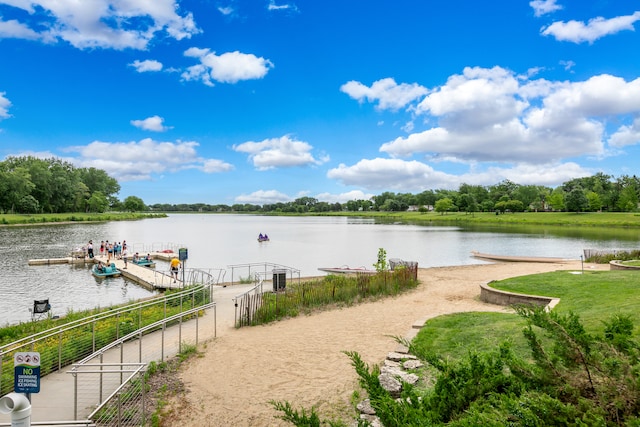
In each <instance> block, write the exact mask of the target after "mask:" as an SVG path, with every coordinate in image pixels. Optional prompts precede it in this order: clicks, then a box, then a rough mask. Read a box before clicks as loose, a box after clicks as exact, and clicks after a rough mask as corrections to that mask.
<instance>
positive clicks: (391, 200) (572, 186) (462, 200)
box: [149, 173, 640, 213]
mask: <svg viewBox="0 0 640 427" xmlns="http://www.w3.org/2000/svg"><path fill="white" fill-rule="evenodd" d="M639 198H640V179H639V178H638V177H636V176H635V175H633V176H628V175H623V176H621V177H619V178H614V177H612V176H610V175H606V174H603V173H597V174H595V175H593V176H590V177H584V178H574V179H572V180H570V181H567V182H565V183H563V184H562V185H560V186H558V187H556V188H551V187H545V186H540V185H520V184H516V183H515V182H512V181H509V180H504V181H502V182H500V183H498V184H495V185H491V186H481V185H471V184H461V185H460V186H459V187H458V190H425V191H423V192H421V193H417V194H412V193H394V192H384V193H382V194H379V195H377V196H373V197H371V198H370V199H368V200H350V201H348V202H345V203H338V202H334V203H329V202H324V201H320V200H318V199H316V198H313V197H299V198H297V199H295V200H293V201H291V202H279V203H267V204H264V205H262V206H260V205H255V204H249V203H245V204H233V205H225V204H218V205H208V204H205V203H196V204H154V205H151V206H149V207H150V209H152V210H154V211H161V212H172V211H174V212H176V211H180V212H249V213H268V212H276V213H277V212H282V213H314V212H317V213H321V212H341V211H348V212H358V211H389V212H394V211H395V212H402V211H407V210H410V209H413V210H419V211H431V210H433V211H436V212H442V213H444V212H452V211H457V212H499V213H504V212H524V211H539V212H543V211H556V212H597V211H608V212H631V211H636V210H638V200H639Z"/></svg>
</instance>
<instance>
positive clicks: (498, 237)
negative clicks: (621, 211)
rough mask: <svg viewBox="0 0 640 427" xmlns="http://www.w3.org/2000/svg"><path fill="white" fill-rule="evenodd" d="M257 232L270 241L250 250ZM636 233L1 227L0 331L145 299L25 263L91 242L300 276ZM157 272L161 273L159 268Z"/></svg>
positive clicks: (310, 224) (184, 222) (620, 245)
mask: <svg viewBox="0 0 640 427" xmlns="http://www.w3.org/2000/svg"><path fill="white" fill-rule="evenodd" d="M258 233H267V234H268V235H269V237H270V238H271V240H270V241H269V242H264V243H258V242H257V241H256V238H257V236H258ZM639 237H640V231H639V230H635V229H634V230H630V229H615V228H609V229H600V228H591V227H580V228H576V227H566V226H562V227H538V226H507V227H496V226H478V225H472V226H464V227H462V226H444V227H443V226H433V225H428V224H401V223H389V222H384V221H380V220H379V219H372V218H346V217H269V216H253V215H226V214H225V215H218V214H216V215H212V214H175V215H170V216H169V217H168V218H161V219H149V220H141V221H123V222H106V223H97V224H96V223H92V224H65V225H53V226H26V227H0V253H1V254H2V258H0V269H1V271H2V273H3V274H1V275H0V324H5V323H7V322H17V321H25V320H29V318H30V314H29V308H30V306H31V305H32V303H33V300H34V299H44V298H49V299H50V300H51V303H52V306H53V311H54V314H64V313H65V312H67V311H68V310H80V309H86V308H93V307H97V306H108V305H111V304H117V303H122V302H126V301H129V300H135V299H139V298H143V297H146V296H149V295H151V293H150V292H149V291H147V290H145V289H143V288H141V287H139V286H137V285H136V284H134V283H128V282H126V281H125V279H124V278H108V279H104V280H103V281H101V282H99V281H97V280H96V279H95V278H94V277H93V276H92V275H91V272H90V271H89V268H90V266H89V265H82V264H80V265H68V264H62V265H50V266H29V265H27V262H28V260H29V259H42V258H57V257H66V256H67V255H68V254H69V252H70V250H71V249H73V248H75V247H77V246H80V245H83V244H86V242H88V241H89V240H90V239H91V240H93V242H94V244H96V245H99V242H100V241H101V240H110V241H122V240H126V241H127V242H128V243H129V245H130V248H131V249H130V253H133V251H140V252H141V253H146V252H147V251H148V250H156V249H157V250H159V249H162V247H163V245H164V244H167V243H171V244H172V245H178V246H184V247H187V248H188V249H189V259H188V261H187V267H188V268H196V267H200V268H207V269H208V268H227V266H229V265H234V264H246V263H259V262H260V263H262V262H270V263H277V264H283V265H288V266H291V267H294V268H297V269H299V270H300V271H301V274H302V275H303V276H313V275H318V274H321V273H320V272H319V271H318V268H319V267H336V266H342V265H349V266H351V267H362V266H364V267H367V268H372V266H373V263H374V262H375V260H376V256H377V253H378V248H384V249H385V250H386V251H387V254H388V257H389V258H400V259H404V260H410V261H417V262H418V264H419V266H420V267H432V266H449V265H464V264H479V263H484V261H482V260H478V259H475V258H472V257H471V256H470V253H471V251H473V250H477V251H480V252H485V253H496V254H511V255H529V256H556V257H562V258H576V259H578V258H579V257H580V255H582V251H583V249H601V250H602V249H636V248H637V242H638V238H639ZM156 269H158V270H167V269H168V266H167V265H166V263H158V265H157V267H156Z"/></svg>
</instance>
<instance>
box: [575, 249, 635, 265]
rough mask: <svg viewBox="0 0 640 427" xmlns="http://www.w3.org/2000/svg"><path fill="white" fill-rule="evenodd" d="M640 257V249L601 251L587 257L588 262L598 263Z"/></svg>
mask: <svg viewBox="0 0 640 427" xmlns="http://www.w3.org/2000/svg"><path fill="white" fill-rule="evenodd" d="M637 259H640V250H638V249H636V250H632V251H615V253H601V254H597V255H594V256H591V257H589V258H587V259H586V260H585V261H586V262H593V263H596V264H609V263H610V262H611V261H613V260H617V261H630V260H637Z"/></svg>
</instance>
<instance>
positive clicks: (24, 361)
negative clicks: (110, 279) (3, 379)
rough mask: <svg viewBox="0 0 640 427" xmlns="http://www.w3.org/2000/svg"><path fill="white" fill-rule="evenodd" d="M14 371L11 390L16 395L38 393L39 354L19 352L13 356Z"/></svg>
mask: <svg viewBox="0 0 640 427" xmlns="http://www.w3.org/2000/svg"><path fill="white" fill-rule="evenodd" d="M13 366H14V370H15V375H14V379H15V381H14V384H13V389H14V391H15V392H16V393H39V392H40V353H38V352H36V351H30V352H20V353H16V354H15V355H14V356H13Z"/></svg>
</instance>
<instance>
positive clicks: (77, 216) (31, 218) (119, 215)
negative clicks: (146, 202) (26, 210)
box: [0, 212, 167, 226]
mask: <svg viewBox="0 0 640 427" xmlns="http://www.w3.org/2000/svg"><path fill="white" fill-rule="evenodd" d="M166 216H167V215H166V214H164V213H145V212H107V213H83V212H75V213H63V214H30V215H21V214H1V215H0V226H3V225H35V224H55V223H74V222H104V221H129V220H136V219H146V218H165V217H166Z"/></svg>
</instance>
